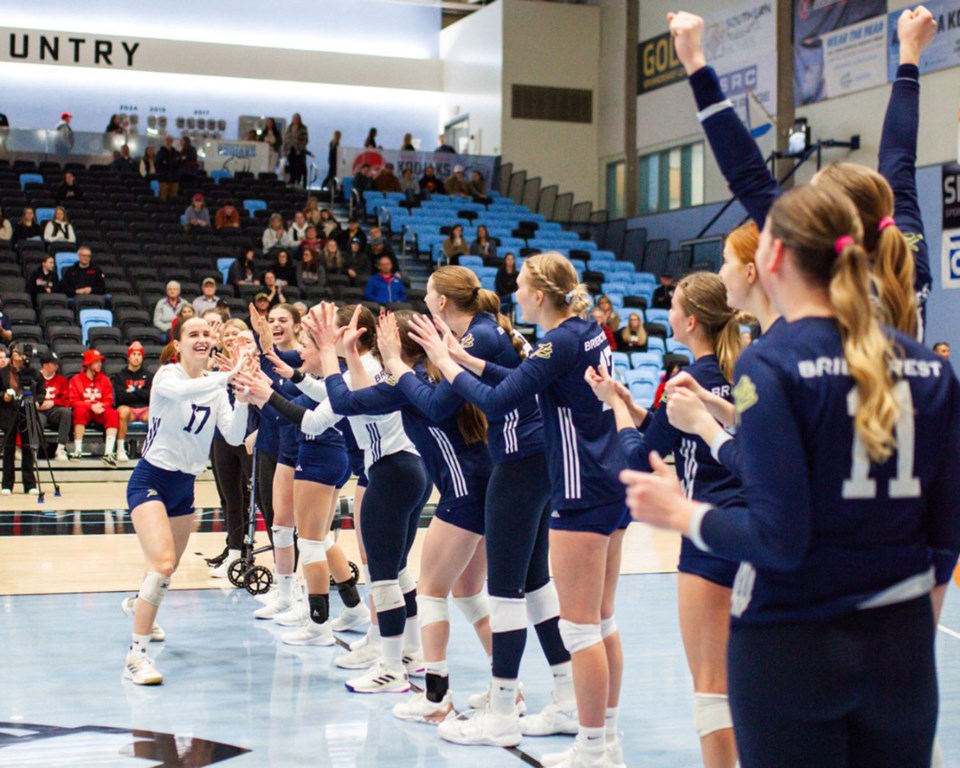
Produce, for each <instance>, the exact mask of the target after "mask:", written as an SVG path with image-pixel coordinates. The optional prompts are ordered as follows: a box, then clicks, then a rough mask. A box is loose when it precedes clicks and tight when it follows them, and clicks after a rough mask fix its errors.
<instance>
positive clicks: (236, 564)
mask: <svg viewBox="0 0 960 768" xmlns="http://www.w3.org/2000/svg"><path fill="white" fill-rule="evenodd" d="M247 568H248V566H247V563H246V561H245V560H244V559H243V558H237V559H236V560H234V561H233V562H232V563H230V567H229V568H227V578H228V579H230V583H231V584H233V586H235V587H242V586H243V577H244V574H246V572H247Z"/></svg>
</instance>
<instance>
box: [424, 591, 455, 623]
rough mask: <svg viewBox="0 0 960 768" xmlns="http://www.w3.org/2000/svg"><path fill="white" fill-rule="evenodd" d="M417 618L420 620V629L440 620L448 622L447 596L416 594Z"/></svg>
mask: <svg viewBox="0 0 960 768" xmlns="http://www.w3.org/2000/svg"><path fill="white" fill-rule="evenodd" d="M417 619H418V620H419V621H420V629H423V628H424V627H428V626H430V625H431V624H437V623H439V622H441V621H446V622H449V621H450V607H449V606H448V605H447V598H445V597H432V596H430V595H417Z"/></svg>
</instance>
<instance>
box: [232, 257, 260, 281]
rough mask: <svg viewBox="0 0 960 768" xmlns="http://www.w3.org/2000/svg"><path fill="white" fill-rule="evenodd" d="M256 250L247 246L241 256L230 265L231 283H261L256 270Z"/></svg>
mask: <svg viewBox="0 0 960 768" xmlns="http://www.w3.org/2000/svg"><path fill="white" fill-rule="evenodd" d="M255 262H256V252H255V251H254V250H253V248H245V249H244V250H243V252H242V253H241V254H240V258H239V259H237V260H236V261H234V262H233V264H231V265H230V272H229V275H228V277H229V280H230V284H231V285H235V286H237V288H238V289H239V288H240V286H241V285H260V278H259V277H258V276H257V271H256V265H255Z"/></svg>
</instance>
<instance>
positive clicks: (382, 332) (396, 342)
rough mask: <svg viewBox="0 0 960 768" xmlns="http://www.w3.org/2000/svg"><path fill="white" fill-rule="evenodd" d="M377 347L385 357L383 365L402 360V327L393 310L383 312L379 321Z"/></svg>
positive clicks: (381, 355)
mask: <svg viewBox="0 0 960 768" xmlns="http://www.w3.org/2000/svg"><path fill="white" fill-rule="evenodd" d="M377 349H379V350H380V357H382V358H383V365H384V367H387V366H388V365H389V364H390V363H392V362H395V361H398V360H400V352H401V349H402V345H401V343H400V329H399V327H398V326H397V318H396V316H395V315H394V314H393V312H381V313H380V319H379V320H378V321H377Z"/></svg>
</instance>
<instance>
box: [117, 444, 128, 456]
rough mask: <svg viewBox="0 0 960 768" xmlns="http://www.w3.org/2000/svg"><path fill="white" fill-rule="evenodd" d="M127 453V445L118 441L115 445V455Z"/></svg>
mask: <svg viewBox="0 0 960 768" xmlns="http://www.w3.org/2000/svg"><path fill="white" fill-rule="evenodd" d="M126 455H127V446H126V443H120V444H119V445H117V456H126Z"/></svg>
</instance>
